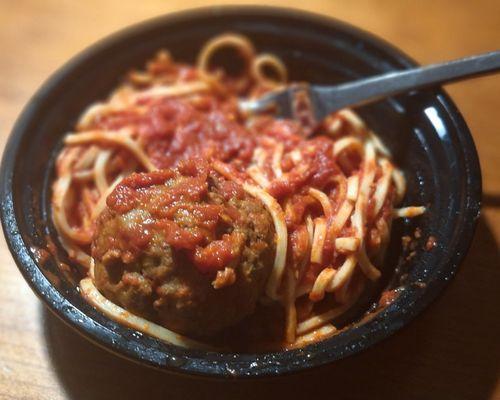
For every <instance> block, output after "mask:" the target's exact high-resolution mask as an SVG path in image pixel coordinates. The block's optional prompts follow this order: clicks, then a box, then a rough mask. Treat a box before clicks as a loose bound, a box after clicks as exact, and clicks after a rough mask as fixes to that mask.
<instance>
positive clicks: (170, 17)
mask: <svg viewBox="0 0 500 400" xmlns="http://www.w3.org/2000/svg"><path fill="white" fill-rule="evenodd" d="M235 13H237V14H239V15H242V16H244V15H252V16H255V15H256V14H258V15H264V16H271V17H273V16H274V17H278V16H279V17H284V18H296V19H302V20H307V21H308V22H310V23H312V24H315V25H321V26H326V27H328V26H330V27H331V26H334V27H336V28H338V29H341V30H342V31H343V32H345V33H347V34H348V35H352V36H354V37H359V38H361V39H363V40H364V41H367V42H369V43H371V44H373V45H374V46H375V47H376V48H379V49H381V50H382V51H384V52H385V53H388V54H389V56H390V57H393V58H394V59H396V60H397V61H398V62H400V63H401V64H402V65H404V66H405V67H406V68H409V67H413V66H416V65H418V64H417V63H416V62H415V61H414V60H413V59H411V58H410V57H408V56H407V55H406V54H405V53H403V52H402V51H401V50H399V49H397V48H396V47H395V46H393V45H392V44H390V43H388V42H387V41H385V40H384V39H381V38H379V37H378V36H376V35H374V34H372V33H369V32H367V31H364V30H362V29H360V28H357V27H356V26H353V25H351V24H348V23H345V22H343V21H339V20H337V19H334V18H331V17H329V16H326V15H321V14H317V13H313V12H309V11H304V10H301V9H294V8H283V7H274V6H255V5H238V6H232V5H230V6H212V7H199V8H191V9H186V10H182V11H177V12H173V13H167V14H164V15H161V16H158V17H155V18H151V19H147V20H145V21H142V22H139V23H136V24H133V25H131V26H128V27H125V28H122V29H120V30H118V31H117V32H114V33H112V34H111V35H108V36H106V37H104V38H103V39H101V40H99V41H97V42H96V43H94V44H91V45H90V46H88V47H87V48H85V49H84V50H83V51H81V52H79V53H78V54H76V55H75V56H73V57H72V58H71V59H70V60H69V61H68V62H66V63H65V64H64V65H63V66H62V67H60V68H59V69H58V70H56V71H55V72H54V73H53V74H52V75H51V76H50V77H49V78H48V79H47V80H46V81H45V82H44V83H43V84H42V86H41V87H40V88H39V89H38V90H37V91H36V92H35V94H34V95H33V97H32V98H31V99H30V100H29V101H28V103H27V104H26V105H25V107H24V108H23V110H22V112H21V114H20V115H19V117H18V119H17V120H16V122H15V124H14V126H13V128H12V131H11V133H10V136H9V138H8V141H7V143H6V145H5V148H4V152H3V157H2V163H1V166H0V203H1V207H0V217H1V220H2V227H3V231H4V235H5V238H6V242H7V245H8V247H9V250H10V252H11V254H12V256H13V258H14V261H15V262H16V264H17V266H18V269H19V270H20V271H21V273H22V275H23V277H24V279H25V280H26V281H27V283H28V284H29V285H30V287H31V289H32V290H33V291H34V292H35V294H36V295H37V296H38V297H39V298H40V299H41V300H42V302H43V303H44V304H45V305H46V306H47V308H48V309H49V310H50V311H52V312H53V314H55V315H56V316H57V317H59V318H60V319H61V320H63V321H64V322H65V323H66V324H67V325H69V326H71V327H72V328H73V329H75V330H76V331H77V332H79V333H80V334H82V335H83V336H85V337H86V338H87V339H89V340H90V341H92V342H93V343H95V344H97V345H99V346H100V347H103V348H105V349H106V350H108V351H111V352H113V353H115V354H117V355H119V356H121V357H124V358H126V359H128V360H132V361H134V362H137V363H140V364H142V365H147V366H150V367H155V368H157V369H160V370H163V371H170V372H177V373H183V374H186V373H188V374H192V375H197V376H206V377H212V378H213V377H216V378H221V377H232V378H234V377H246V378H248V377H262V376H265V377H270V376H278V375H284V374H288V373H292V372H298V371H302V370H306V369H311V368H314V367H319V366H322V365H325V364H327V363H330V362H333V361H335V360H337V359H341V358H345V357H346V356H349V355H352V354H355V353H358V352H359V351H361V350H362V349H365V348H367V347H370V346H371V345H373V344H375V343H377V342H379V341H381V340H383V339H385V338H387V337H389V336H391V335H392V334H393V333H394V332H396V331H397V330H399V329H401V328H402V327H403V326H405V325H407V324H408V323H409V322H410V321H411V320H412V319H413V318H414V317H415V316H416V315H418V314H420V313H421V311H422V310H423V309H424V308H426V307H427V306H428V305H429V304H430V303H432V302H433V301H434V300H435V299H436V298H437V296H438V295H439V294H440V293H442V291H443V288H444V287H445V286H446V285H447V284H448V282H449V279H440V280H438V281H437V282H435V283H434V284H433V285H432V286H431V287H429V288H428V289H427V290H426V296H421V297H420V298H419V299H418V301H416V302H415V303H414V304H413V305H412V307H411V308H409V309H408V311H407V312H406V313H405V314H402V315H400V319H399V322H398V323H397V324H390V325H389V326H388V327H386V328H385V329H383V330H382V329H378V330H377V331H376V332H375V333H371V332H370V335H369V336H368V337H366V338H365V339H364V341H363V344H362V345H359V346H356V347H351V346H349V347H346V348H345V349H344V350H343V352H342V353H341V354H340V355H339V354H331V353H330V354H329V355H328V356H327V357H315V358H313V359H311V360H309V359H308V357H306V353H307V351H303V350H302V349H299V350H290V351H286V352H278V353H268V354H269V355H270V358H269V361H268V364H269V365H266V366H264V367H262V366H261V367H260V368H254V369H252V367H251V366H250V367H246V368H245V367H242V366H241V365H238V364H237V361H234V360H231V359H230V357H223V358H225V359H224V360H222V359H221V361H220V363H221V364H224V368H222V369H221V365H218V366H217V367H215V366H213V367H211V364H203V365H201V364H199V365H195V364H193V363H187V364H183V365H182V364H176V363H175V362H171V360H170V359H168V360H167V361H166V362H165V361H164V362H162V363H160V362H159V361H158V359H156V360H155V359H153V358H152V357H151V356H150V354H149V353H147V352H145V351H142V352H140V354H138V352H137V351H134V350H133V349H131V348H129V347H127V346H126V343H123V342H124V341H123V340H119V337H118V336H117V338H118V339H117V338H114V337H111V335H110V332H112V331H111V330H109V329H105V328H104V327H103V326H102V325H99V324H98V323H97V322H96V321H95V320H94V319H92V317H90V316H88V315H87V314H85V313H83V312H82V311H81V310H80V309H79V308H77V307H76V306H75V305H73V304H72V303H71V302H70V301H69V300H68V299H67V298H66V297H64V296H63V294H62V293H60V292H59V291H58V290H57V289H56V288H55V287H54V286H53V285H52V284H51V283H50V282H49V281H48V279H47V278H46V277H45V275H44V274H43V273H42V271H41V270H40V269H39V267H38V266H37V264H36V263H35V261H34V259H33V258H32V255H31V254H30V252H29V250H28V247H27V245H26V244H25V243H24V241H23V239H22V237H21V234H20V233H19V231H18V227H17V222H16V215H15V209H14V202H13V190H12V185H13V175H14V172H15V171H14V170H15V162H16V158H17V157H16V156H17V153H18V151H19V146H20V143H21V140H22V138H23V136H24V135H25V134H26V127H27V126H28V124H29V123H30V121H31V120H32V117H33V116H34V115H35V114H36V110H37V109H38V108H39V107H40V105H41V104H43V103H44V101H45V100H46V99H47V97H49V96H50V95H51V93H52V92H53V90H54V89H55V88H56V87H57V86H58V85H59V84H60V82H61V81H64V80H65V79H66V78H67V77H68V76H69V75H70V74H71V72H72V71H73V70H74V69H75V68H77V67H78V65H80V64H82V63H84V62H85V61H86V60H89V59H91V58H93V57H94V56H95V55H97V54H99V53H100V52H102V51H103V50H105V49H106V48H107V47H111V46H113V45H116V44H118V43H120V42H122V41H126V40H127V39H129V38H130V37H133V36H134V35H137V34H140V32H142V31H145V30H150V29H153V28H155V27H156V28H159V27H160V26H161V25H163V24H165V23H174V22H187V21H189V20H190V19H193V18H200V17H204V16H207V15H208V16H218V17H223V16H227V15H231V14H235ZM435 93H436V95H435V98H436V99H437V100H438V102H439V103H440V105H441V106H442V107H443V108H444V110H445V111H446V115H447V116H448V117H449V118H450V121H451V122H450V124H452V125H453V126H454V127H455V130H456V132H457V139H458V142H459V145H460V149H461V151H462V156H463V158H464V164H465V173H466V178H467V184H466V194H465V197H466V202H467V204H466V209H465V212H464V214H465V215H463V218H462V221H463V224H462V225H461V229H460V235H459V238H458V241H457V243H456V245H455V247H456V248H460V249H463V251H461V252H454V253H453V254H450V256H449V262H448V263H447V264H446V271H445V272H446V273H447V274H448V275H449V276H450V277H451V276H452V275H454V274H455V273H456V270H457V269H458V265H459V264H460V263H461V261H462V260H463V258H464V257H465V254H466V253H467V250H468V248H469V247H470V244H471V242H472V238H473V235H474V231H475V227H476V222H477V219H478V218H479V213H480V204H481V191H482V190H481V186H482V184H481V170H480V165H479V159H478V155H477V151H476V147H475V145H474V142H473V139H472V135H471V133H470V131H469V128H468V127H467V125H466V123H465V121H464V119H463V117H462V115H461V113H460V111H459V110H458V108H457V107H456V105H455V104H454V103H453V101H452V100H451V99H450V97H449V96H448V95H447V94H446V93H445V92H444V91H443V90H442V89H439V90H436V92H435ZM387 312H388V310H387V309H386V310H384V311H382V312H381V313H380V314H378V315H377V318H376V319H383V318H384V317H385V315H386V314H387ZM356 329H357V328H356ZM112 335H115V336H116V335H117V334H116V333H115V332H112ZM318 345H321V343H319V344H317V345H313V346H318ZM313 346H309V347H313ZM309 347H308V348H309ZM294 353H295V355H298V354H300V357H301V359H302V360H303V362H301V363H291V362H288V361H289V360H290V355H291V357H293V356H294ZM218 354H219V353H218ZM273 354H274V355H276V356H274V355H273ZM284 354H288V355H289V357H285V361H284V362H283V361H281V363H280V362H279V361H277V358H279V356H280V355H282V358H283V357H284V356H283V355H284ZM240 356H241V357H243V356H244V355H240ZM249 356H251V355H249ZM280 359H281V358H280ZM249 360H250V359H249ZM264 362H266V361H265V360H264ZM233 367H234V368H233Z"/></svg>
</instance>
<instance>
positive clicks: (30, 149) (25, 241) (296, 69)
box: [1, 8, 480, 376]
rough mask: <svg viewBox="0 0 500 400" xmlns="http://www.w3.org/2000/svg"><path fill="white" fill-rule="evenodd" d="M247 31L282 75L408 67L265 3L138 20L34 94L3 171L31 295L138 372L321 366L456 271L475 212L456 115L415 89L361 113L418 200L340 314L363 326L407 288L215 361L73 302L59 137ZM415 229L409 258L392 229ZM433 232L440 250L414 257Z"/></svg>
mask: <svg viewBox="0 0 500 400" xmlns="http://www.w3.org/2000/svg"><path fill="white" fill-rule="evenodd" d="M226 31H234V32H239V33H242V34H244V35H247V36H248V37H249V38H250V39H251V40H252V41H253V42H254V44H255V46H256V48H257V49H258V51H259V52H272V53H275V54H277V55H278V56H279V57H281V58H282V59H283V61H284V62H285V64H286V65H287V66H288V68H289V72H290V77H291V80H304V81H310V82H318V83H336V82H341V81H346V80H350V79H355V78H358V77H362V76H368V75H373V74H377V73H383V72H385V71H390V70H394V69H402V68H408V67H410V66H412V65H413V62H412V61H411V60H410V59H408V58H407V57H406V56H404V55H402V54H401V53H399V52H398V51H396V50H394V49H393V48H392V47H390V46H389V45H387V44H385V43H384V42H382V41H380V40H378V39H376V38H374V37H373V36H371V35H368V34H365V33H363V32H361V31H359V30H357V29H355V28H353V27H350V26H347V25H344V24H342V23H339V22H336V21H332V20H327V19H325V18H322V17H316V16H311V15H308V14H304V13H297V12H291V11H284V10H277V9H271V8H216V9H209V10H198V11H190V12H185V13H181V14H176V15H171V16H166V17H162V18H159V19H156V20H153V21H150V22H147V23H145V24H141V25H139V26H136V27H134V28H131V29H129V30H127V31H124V32H121V33H118V34H115V35H113V36H112V37H110V38H109V39H106V40H104V41H102V42H100V43H98V44H97V45H95V46H93V47H92V48H90V49H89V50H87V51H85V52H84V53H82V54H81V55H80V56H78V57H77V58H75V59H74V60H72V61H70V63H68V64H67V65H66V66H65V67H63V68H62V69H61V70H60V71H58V72H57V73H56V74H55V75H54V76H53V77H52V78H51V79H50V80H49V81H48V82H47V84H46V85H44V87H43V88H42V89H40V91H39V92H38V93H37V94H36V95H35V96H34V98H33V99H32V100H31V102H30V103H29V105H28V106H27V107H26V109H25V110H24V112H23V114H22V116H21V117H20V118H19V120H18V122H17V124H16V126H15V128H14V132H13V134H12V136H11V139H10V141H9V143H8V145H7V148H6V151H5V154H4V159H3V164H2V187H1V190H2V192H1V201H2V206H1V207H2V217H3V224H4V230H5V233H6V237H7V241H8V243H9V246H10V247H11V250H12V252H13V255H14V257H15V258H16V262H17V263H18V265H19V267H20V269H21V271H22V272H23V274H24V276H25V277H26V279H27V281H28V282H29V283H30V284H31V286H32V287H33V289H34V290H35V292H36V293H37V294H38V295H39V296H40V297H41V298H42V299H43V300H44V301H45V302H46V303H47V304H48V305H49V307H50V308H51V309H52V310H53V311H55V312H56V314H58V315H59V316H60V317H62V318H63V319H64V320H66V321H67V322H69V323H70V325H72V326H74V327H76V328H77V329H78V330H79V331H80V332H82V333H84V334H85V335H86V336H88V337H89V338H91V339H92V340H94V341H96V342H98V343H100V344H102V345H104V346H105V347H107V348H108V349H110V350H113V351H115V352H117V353H120V354H121V355H124V356H127V357H129V358H131V359H134V360H136V361H141V362H143V363H145V364H148V365H152V366H156V367H160V368H164V369H168V370H176V371H184V372H190V373H195V374H204V375H211V376H257V375H274V374H280V373H283V372H290V371H295V370H300V369H304V368H308V367H310V366H316V365H320V364H324V363H326V362H329V361H332V360H335V359H338V358H341V357H344V356H346V355H348V354H350V353H353V352H356V351H359V350H360V349H362V348H364V347H367V346H368V345H370V344H372V343H374V342H376V341H378V340H380V339H382V338H384V337H386V336H387V335H388V334H390V333H391V332H393V331H395V330H396V329H398V328H399V327H401V326H402V325H404V324H405V323H406V322H408V321H409V320H410V319H411V318H412V317H413V316H414V315H415V314H416V313H418V312H419V311H420V310H421V309H422V308H423V307H424V306H425V305H427V304H428V303H429V302H430V301H431V300H432V299H433V298H434V297H435V296H436V294H437V293H438V292H439V291H440V290H441V289H442V287H443V286H444V284H445V282H446V281H447V280H449V279H450V277H451V276H452V275H453V274H454V273H455V271H456V267H457V264H458V262H459V261H460V259H461V257H462V255H463V253H464V252H465V251H466V249H467V247H468V244H469V242H470V239H471V236H472V228H473V226H474V222H475V219H476V218H477V214H478V210H479V193H480V175H479V166H478V162H477V156H476V153H475V148H474V145H473V143H472V140H471V138H470V134H469V132H468V129H467V127H466V126H465V124H464V122H463V120H462V119H461V117H460V114H459V113H458V111H457V110H456V109H455V107H454V105H453V103H451V101H450V100H449V99H448V98H447V96H446V95H445V94H444V93H443V92H442V91H440V90H434V91H425V92H414V93H409V94H407V95H403V96H398V97H395V98H392V99H388V100H386V101H382V102H379V103H376V104H373V105H370V106H365V107H363V108H360V109H359V113H360V114H361V116H362V117H363V118H364V119H365V121H366V122H367V124H368V125H369V126H370V127H371V128H372V129H373V130H374V131H375V132H377V133H378V134H379V135H380V137H381V138H382V139H383V141H384V142H385V144H386V145H387V146H388V147H389V149H390V150H391V152H392V154H393V156H394V158H395V160H396V162H397V164H399V166H400V167H402V168H403V170H404V171H405V174H406V178H407V181H408V192H407V195H406V198H405V200H404V203H403V204H404V205H425V206H428V212H427V213H426V214H425V215H424V216H423V217H421V218H419V219H418V220H415V221H412V222H409V221H399V222H397V223H395V224H394V230H393V235H392V238H393V240H392V243H391V247H390V251H389V252H388V257H387V259H386V262H385V264H384V267H383V271H384V274H383V278H382V279H381V281H380V282H379V283H377V285H374V286H373V287H372V288H371V290H370V291H369V293H368V295H367V296H366V297H365V299H364V302H363V303H362V304H361V305H360V307H358V309H356V310H355V311H354V312H353V313H351V314H350V315H349V319H350V321H348V322H352V321H356V320H359V319H360V317H361V316H362V315H363V314H364V312H366V311H367V310H368V308H369V307H370V305H371V304H373V303H376V302H377V300H378V297H379V295H380V293H381V291H382V289H383V288H386V287H400V286H402V287H404V290H403V291H402V292H401V294H400V296H399V297H398V298H397V299H396V301H395V302H394V303H393V304H391V305H390V306H389V307H387V308H386V309H384V310H380V311H379V312H377V313H376V314H374V315H371V317H370V318H364V319H362V320H361V321H359V322H358V323H355V324H354V325H353V326H351V327H350V329H348V330H345V331H344V332H342V333H340V334H339V335H337V336H335V337H333V338H331V339H329V340H326V341H324V342H322V343H318V344H315V345H311V346H308V347H307V348H304V349H301V350H294V351H288V352H278V353H269V354H259V355H252V354H219V353H205V352H200V351H195V350H184V349H180V348H177V347H175V346H171V345H168V344H166V343H163V342H161V341H158V340H156V339H154V338H151V337H148V336H145V335H142V334H141V333H138V332H135V331H133V330H130V329H128V328H125V327H123V326H121V325H118V324H116V323H114V322H113V321H110V320H108V319H107V318H105V317H104V316H102V315H101V314H99V313H98V312H96V311H95V310H94V309H93V308H92V307H90V306H89V305H88V304H87V303H86V302H85V301H84V300H83V299H82V298H81V297H80V295H79V293H78V290H77V288H76V286H75V280H76V279H77V271H76V268H75V266H72V265H71V263H70V262H69V261H68V260H67V259H66V258H65V256H64V252H63V251H62V249H61V248H60V246H59V242H58V240H57V235H56V234H55V230H54V227H53V225H52V222H51V218H50V195H51V180H52V178H53V165H54V158H55V154H56V153H57V151H58V149H60V147H61V138H62V136H63V135H64V134H65V133H66V132H68V131H71V130H72V128H73V126H74V123H75V121H76V120H77V118H78V116H79V114H80V113H81V112H82V110H83V109H84V108H85V107H86V106H87V105H89V104H90V103H92V102H94V101H97V100H99V99H104V98H106V96H107V94H108V93H109V92H110V91H111V90H112V89H113V88H114V87H115V86H116V85H117V84H118V83H119V82H120V80H121V78H122V77H123V75H124V74H125V73H126V72H127V71H129V70H130V69H131V68H134V67H141V66H142V65H144V62H145V61H146V60H147V59H148V58H150V57H151V56H152V55H153V54H154V53H155V52H156V51H157V50H158V49H160V48H166V49H169V50H170V51H171V53H172V54H173V56H174V58H175V59H177V60H182V61H186V62H194V61H195V57H196V54H197V53H198V51H199V49H200V48H201V46H202V45H203V43H204V42H205V41H206V40H207V38H210V37H211V36H213V35H216V34H218V33H221V32H226ZM417 226H418V227H419V228H420V229H421V230H422V238H421V239H420V243H419V246H418V249H417V252H416V255H415V256H414V257H413V258H412V259H411V260H409V261H408V260H405V259H404V257H403V256H404V255H403V254H402V252H401V243H400V238H401V235H404V234H410V235H411V234H413V231H414V229H415V227H417ZM429 235H433V236H434V237H435V238H436V240H437V247H436V248H434V249H433V250H432V251H424V249H423V245H424V244H425V241H426V240H427V237H428V236H429ZM48 237H50V238H51V240H52V241H53V242H54V243H55V244H56V246H57V247H58V249H59V252H60V257H61V260H63V261H64V262H66V263H68V264H69V265H70V267H71V268H72V272H70V273H69V274H62V273H61V271H60V270H59V267H58V266H57V263H55V262H54V261H53V260H49V262H47V263H46V264H45V265H43V266H42V265H38V263H37V261H36V258H35V257H34V255H33V251H32V250H33V249H34V248H37V247H43V246H45V245H46V243H47V238H48Z"/></svg>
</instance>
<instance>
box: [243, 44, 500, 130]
mask: <svg viewBox="0 0 500 400" xmlns="http://www.w3.org/2000/svg"><path fill="white" fill-rule="evenodd" d="M499 70H500V51H493V52H490V53H485V54H480V55H476V56H471V57H465V58H461V59H458V60H453V61H448V62H444V63H440V64H432V65H428V66H425V67H419V68H413V69H408V70H403V71H395V72H389V73H386V74H382V75H377V76H373V77H369V78H366V79H360V80H357V81H353V82H348V83H344V84H340V85H336V86H328V85H309V84H307V83H295V84H291V85H289V86H287V88H286V89H284V90H279V91H274V92H271V93H268V94H266V95H264V96H262V97H261V98H259V99H254V100H240V101H239V108H240V110H241V111H242V112H244V113H246V114H257V113H262V112H274V115H275V116H277V117H281V118H292V119H296V120H299V121H300V122H301V123H302V125H303V126H304V128H305V129H306V134H311V133H312V132H313V131H314V129H315V127H316V126H317V125H318V124H319V123H320V122H321V121H322V120H323V119H324V118H325V117H326V116H327V115H329V114H330V113H332V112H334V111H337V110H340V109H341V108H344V107H348V106H358V105H361V104H366V103H370V102H373V101H376V100H380V99H382V98H385V97H390V96H393V95H396V94H399V93H403V92H407V91H411V90H415V89H421V88H425V87H430V86H435V85H438V84H444V83H449V82H453V81H457V80H462V79H466V78H471V77H474V76H479V75H484V74H488V73H493V72H496V71H499Z"/></svg>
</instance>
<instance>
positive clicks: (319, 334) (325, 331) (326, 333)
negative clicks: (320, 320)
mask: <svg viewBox="0 0 500 400" xmlns="http://www.w3.org/2000/svg"><path fill="white" fill-rule="evenodd" d="M335 332H337V328H335V327H334V326H333V325H331V324H326V325H324V326H322V327H320V328H318V329H316V330H315V331H313V332H310V333H306V334H304V335H302V336H299V337H298V338H297V340H296V341H295V343H293V346H290V348H299V347H304V346H306V345H308V344H311V343H317V342H318V341H321V340H323V339H326V338H327V337H330V336H332V335H333V334H334V333H335Z"/></svg>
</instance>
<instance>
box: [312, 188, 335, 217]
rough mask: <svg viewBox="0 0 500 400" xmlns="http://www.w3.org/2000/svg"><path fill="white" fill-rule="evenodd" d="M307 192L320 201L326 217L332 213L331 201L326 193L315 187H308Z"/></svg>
mask: <svg viewBox="0 0 500 400" xmlns="http://www.w3.org/2000/svg"><path fill="white" fill-rule="evenodd" d="M309 194H310V195H311V196H312V197H314V198H315V199H316V200H318V201H319V202H320V204H321V207H323V212H324V213H325V217H326V218H327V219H328V218H330V217H331V216H332V214H333V210H332V203H331V202H330V199H329V198H328V196H327V195H326V193H325V192H322V191H321V190H318V189H315V188H309Z"/></svg>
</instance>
